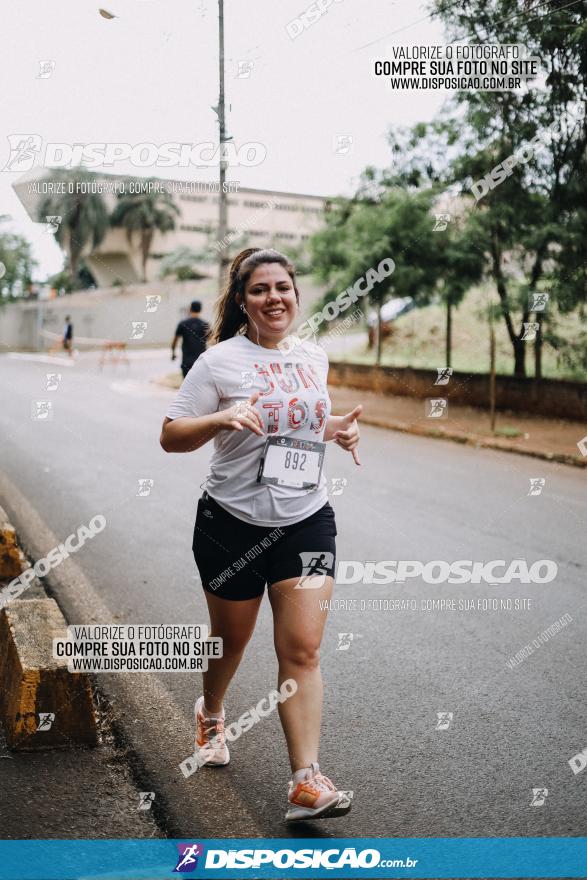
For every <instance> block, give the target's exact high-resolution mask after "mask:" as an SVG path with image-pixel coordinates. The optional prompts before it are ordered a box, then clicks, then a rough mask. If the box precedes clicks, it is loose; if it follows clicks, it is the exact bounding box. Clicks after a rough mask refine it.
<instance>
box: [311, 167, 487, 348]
mask: <svg viewBox="0 0 587 880" xmlns="http://www.w3.org/2000/svg"><path fill="white" fill-rule="evenodd" d="M418 182H420V181H418ZM404 183H405V181H404V180H401V181H400V180H399V179H398V178H396V177H394V176H392V175H390V174H389V173H388V172H387V171H384V172H377V171H376V170H375V169H373V168H368V169H366V170H365V172H364V173H363V175H362V178H361V181H360V185H359V189H358V191H357V193H356V194H355V197H354V199H352V200H348V199H347V200H345V199H336V200H334V201H333V203H332V205H331V206H330V207H329V210H328V211H327V213H326V225H325V228H324V229H322V230H320V231H319V232H318V233H316V234H315V235H314V236H312V238H311V240H310V246H311V250H312V258H313V267H314V271H315V272H316V274H317V276H318V278H319V279H320V280H322V281H326V282H328V283H329V288H328V290H327V293H326V295H325V302H327V301H328V300H330V299H333V298H334V297H335V296H336V294H337V293H338V292H339V291H341V290H344V289H345V287H348V286H349V285H351V284H353V283H354V282H355V281H356V280H357V279H358V278H359V277H361V276H362V275H364V274H365V271H366V270H367V269H368V268H369V267H373V268H376V267H377V266H378V265H379V263H380V262H381V260H382V259H383V258H384V257H391V258H392V259H393V260H394V262H395V269H394V272H393V274H392V275H390V276H389V277H388V278H387V279H385V281H384V282H383V283H381V284H376V285H375V286H374V288H373V290H372V291H371V293H370V294H369V300H370V302H371V303H372V305H373V306H374V307H375V308H376V310H377V315H378V319H377V323H378V333H377V354H376V360H377V363H378V364H380V363H381V354H382V339H383V334H382V332H381V329H382V328H381V323H382V322H381V307H382V305H383V303H384V302H385V301H386V300H387V299H388V298H389V297H390V296H392V295H393V296H395V297H411V298H412V299H413V300H414V301H415V303H416V304H417V305H423V304H425V303H428V302H429V301H430V299H431V298H432V297H433V296H434V295H435V294H438V295H440V297H441V298H442V299H443V300H444V301H445V302H446V303H447V324H448V323H449V321H450V316H451V309H452V306H454V305H457V304H458V303H459V302H460V301H461V299H462V297H463V296H464V294H465V293H466V291H467V290H468V288H469V287H470V286H471V285H472V284H473V283H475V282H476V281H478V280H479V279H480V277H481V274H482V268H483V259H482V256H481V255H480V254H478V253H475V251H474V250H472V249H471V248H470V246H469V244H468V241H467V240H466V236H465V234H464V232H463V228H462V227H463V224H462V221H461V219H460V216H459V212H460V210H461V209H460V207H459V208H458V209H457V210H456V211H454V212H453V211H451V212H449V213H448V219H446V218H447V211H446V203H445V204H444V205H441V204H439V202H438V198H439V192H438V187H436V186H428V187H427V188H422V189H417V188H415V187H412V188H410V187H406V186H402V185H401V184H404ZM449 328H450V325H449V326H448V327H447V353H446V354H447V359H448V361H450V333H449ZM448 361H447V365H448Z"/></svg>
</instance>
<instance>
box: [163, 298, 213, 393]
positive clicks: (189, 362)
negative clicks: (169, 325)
mask: <svg viewBox="0 0 587 880" xmlns="http://www.w3.org/2000/svg"><path fill="white" fill-rule="evenodd" d="M201 311H202V304H201V303H200V302H198V300H194V302H193V303H192V304H191V306H190V314H189V317H187V318H184V320H183V321H180V322H179V324H178V325H177V329H176V331H175V336H174V337H173V342H172V343H171V360H172V361H174V360H175V358H176V354H175V346H176V345H177V342H178V340H179V338H180V337H181V340H182V342H181V372H182V374H183V378H184V379H185V377H186V376H187V374H188V373H189V371H190V370H191V368H192V367H193V365H194V364H195V362H196V361H197V359H198V358H199V357H200V355H201V354H202V353H203V352H204V351H206V339H207V338H208V334H209V333H210V327H209V325H208V324H207V323H206V321H202V319H201V318H200V317H199V315H200V312H201Z"/></svg>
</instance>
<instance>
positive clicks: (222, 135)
mask: <svg viewBox="0 0 587 880" xmlns="http://www.w3.org/2000/svg"><path fill="white" fill-rule="evenodd" d="M218 61H219V82H220V93H219V97H218V132H219V153H220V192H219V193H218V237H217V241H218V243H219V246H220V249H219V251H218V292H219V293H221V292H222V290H223V288H224V282H225V277H226V268H227V264H228V262H229V260H228V254H227V249H226V247H225V238H226V233H227V231H228V230H227V226H228V199H227V198H226V193H225V192H224V182H225V180H226V167H227V164H228V163H227V161H226V152H225V149H224V145H225V143H226V141H227V140H230V138H227V137H226V122H225V117H224V0H218Z"/></svg>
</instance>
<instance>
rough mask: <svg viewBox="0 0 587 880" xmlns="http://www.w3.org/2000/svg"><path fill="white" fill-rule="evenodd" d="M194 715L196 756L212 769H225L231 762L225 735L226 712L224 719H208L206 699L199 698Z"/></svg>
mask: <svg viewBox="0 0 587 880" xmlns="http://www.w3.org/2000/svg"><path fill="white" fill-rule="evenodd" d="M194 714H195V716H196V740H195V751H194V754H195V755H196V756H197V757H198V758H199V760H200V762H201V763H202V764H206V765H208V766H211V767H225V766H226V764H228V762H229V761H230V754H229V752H228V746H227V745H226V737H225V735H224V710H223V711H222V718H206V716H205V715H204V697H199V698H198V700H197V701H196V705H195V706H194Z"/></svg>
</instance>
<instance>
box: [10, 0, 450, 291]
mask: <svg viewBox="0 0 587 880" xmlns="http://www.w3.org/2000/svg"><path fill="white" fill-rule="evenodd" d="M100 4H102V8H104V9H106V10H108V11H110V12H111V13H113V14H116V15H118V16H119V17H117V18H114V19H112V20H106V19H104V18H103V17H101V16H100V15H99V13H98V9H99V7H100ZM309 5H310V4H309V3H306V2H305V0H254V2H251V3H243V2H242V0H241V2H237V0H225V19H226V25H225V28H226V33H225V44H226V100H227V103H230V104H231V105H232V109H231V112H229V113H228V120H227V122H228V133H229V134H231V135H233V137H234V141H235V143H236V145H237V146H238V145H240V144H241V143H244V142H248V141H252V142H259V143H261V144H263V145H264V146H265V148H266V150H267V155H266V158H265V160H264V161H263V162H262V163H261V164H260V165H257V166H255V167H249V168H246V167H236V168H231V169H229V173H228V177H229V178H230V179H233V180H240V182H241V185H243V186H249V187H259V188H262V189H270V190H273V189H274V190H285V191H291V192H302V193H313V194H317V195H336V194H339V193H350V192H351V191H352V188H353V184H354V182H356V179H357V177H358V175H359V174H360V172H361V170H362V169H363V168H364V167H365V166H366V165H368V164H375V165H377V166H379V167H382V166H384V165H386V164H388V162H389V151H388V148H387V146H386V140H385V134H386V131H387V130H388V129H389V127H390V126H392V125H410V124H412V123H414V122H417V121H419V120H428V119H431V118H432V117H433V116H434V115H435V114H436V112H437V111H438V110H439V109H440V107H441V105H442V103H443V101H444V100H446V98H447V97H448V95H447V93H445V92H396V93H393V92H391V91H390V90H389V89H388V88H387V87H386V86H385V85H384V83H383V81H381V80H376V79H375V78H374V77H373V75H372V73H371V67H372V64H371V62H372V61H373V59H375V58H377V57H388V56H386V52H385V50H386V47H387V46H391V45H435V44H442V43H443V42H444V39H443V32H442V28H441V26H440V25H439V24H438V23H437V22H433V21H432V20H431V19H430V18H428V17H427V16H428V10H427V8H426V6H425V4H424V3H418V2H414V0H392V2H388V0H340V2H333V3H332V5H331V6H330V8H329V9H328V11H327V13H326V14H325V15H323V16H322V17H321V18H320V19H319V20H318V21H317V22H316V23H315V24H313V25H312V26H311V27H309V28H307V29H305V30H303V32H302V33H301V34H300V35H299V36H298V37H297V38H296V39H294V40H292V39H290V37H289V36H288V34H287V32H286V25H287V24H288V22H290V21H291V20H292V19H294V18H296V17H298V16H299V15H300V13H301V12H302V11H303V10H304V9H306V8H307V7H308V6H309ZM217 28H218V24H217V3H216V2H214V0H189V2H188V0H59V3H53V2H47V0H30V2H26V3H11V4H10V5H6V6H5V7H4V10H3V31H4V33H5V39H4V40H3V45H2V53H1V54H0V66H1V68H2V75H3V82H4V83H5V89H4V93H5V98H6V100H5V102H4V103H5V109H4V113H3V120H2V121H3V123H4V125H3V136H2V138H0V167H3V166H4V165H5V163H6V161H7V158H8V156H9V143H8V139H7V137H6V136H7V135H10V134H38V135H40V136H41V137H42V139H43V141H44V142H45V143H47V142H65V143H72V144H73V143H76V142H77V143H90V142H97V143H103V142H122V143H130V144H136V143H141V142H151V143H154V144H162V143H165V142H169V141H179V142H182V143H200V142H203V141H216V140H217V128H216V116H215V114H214V112H213V111H212V110H211V109H210V108H211V106H212V105H214V104H216V103H217V97H218V84H217V83H218V59H217ZM371 43H372V44H373V45H368V46H367V47H366V48H360V47H363V46H365V44H371ZM41 60H53V61H54V62H55V70H54V72H53V73H52V75H51V76H50V77H49V78H46V79H42V78H38V73H39V62H40V61H41ZM239 61H240V62H247V61H252V62H253V67H252V70H251V73H250V76H248V77H241V78H239V77H238V76H237V71H238V64H239ZM345 135H349V136H350V137H352V139H353V146H352V152H350V153H349V154H347V155H337V154H336V153H335V152H334V149H333V142H334V139H335V138H337V137H338V136H345ZM97 170H99V169H97ZM111 170H113V171H115V172H116V173H123V174H133V175H136V176H144V175H148V174H151V175H153V176H161V177H168V178H172V179H183V180H213V179H216V177H217V170H216V169H195V168H193V167H192V168H190V169H188V168H177V169H175V168H167V169H157V168H155V167H154V168H152V169H137V168H133V166H132V165H130V164H128V163H127V164H118V165H116V166H115V168H113V169H111ZM18 177H19V174H17V173H11V172H7V171H3V172H2V173H1V174H0V214H10V215H11V216H12V217H13V224H12V226H13V228H14V229H15V230H17V231H19V232H21V233H22V234H24V235H25V236H26V237H27V238H28V239H29V240H30V241H32V242H33V245H34V253H35V257H36V258H37V260H38V261H39V263H40V267H39V270H38V272H37V274H38V277H40V278H43V277H45V276H46V274H47V273H48V272H55V271H57V270H58V269H59V268H60V267H61V263H62V258H61V253H60V250H59V248H58V247H57V246H56V244H55V242H54V241H53V240H52V237H51V236H49V235H46V234H44V233H43V232H42V226H41V225H40V224H34V223H33V222H32V221H31V220H30V219H29V218H28V215H27V214H26V212H25V211H24V209H23V208H22V206H21V204H20V202H19V201H18V199H17V198H16V196H15V194H14V192H13V190H12V186H11V185H12V183H13V181H15V180H16V179H17V178H18Z"/></svg>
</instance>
